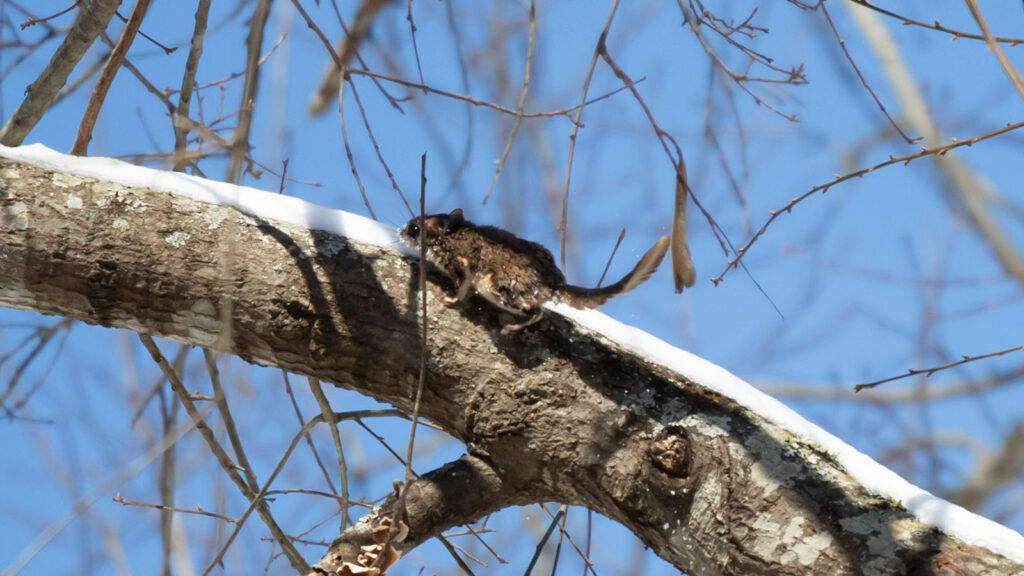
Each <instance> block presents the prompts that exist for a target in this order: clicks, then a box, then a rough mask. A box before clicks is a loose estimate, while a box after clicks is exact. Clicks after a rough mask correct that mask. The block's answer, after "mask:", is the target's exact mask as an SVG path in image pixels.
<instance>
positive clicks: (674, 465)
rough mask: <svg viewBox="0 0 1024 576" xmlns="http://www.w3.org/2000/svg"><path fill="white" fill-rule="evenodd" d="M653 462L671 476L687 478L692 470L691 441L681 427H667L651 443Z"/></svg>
mask: <svg viewBox="0 0 1024 576" xmlns="http://www.w3.org/2000/svg"><path fill="white" fill-rule="evenodd" d="M650 457H651V461H652V462H654V465H655V466H656V467H657V468H658V469H659V470H661V471H662V472H665V473H666V474H669V475H671V476H675V477H677V478H685V477H686V475H687V474H688V473H689V468H690V440H689V439H688V438H687V437H686V432H685V431H684V430H683V429H682V428H681V427H679V426H666V427H664V428H662V429H661V431H659V432H658V435H657V436H656V437H655V438H654V440H653V441H652V442H651V449H650Z"/></svg>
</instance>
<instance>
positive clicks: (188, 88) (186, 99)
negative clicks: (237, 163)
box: [174, 0, 210, 171]
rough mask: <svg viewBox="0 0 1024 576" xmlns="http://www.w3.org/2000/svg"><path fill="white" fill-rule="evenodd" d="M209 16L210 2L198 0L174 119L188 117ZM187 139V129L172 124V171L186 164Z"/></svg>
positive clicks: (181, 168) (175, 123)
mask: <svg viewBox="0 0 1024 576" xmlns="http://www.w3.org/2000/svg"><path fill="white" fill-rule="evenodd" d="M209 16H210V0H199V5H198V6H197V7H196V16H195V21H196V23H195V26H194V27H193V29H192V40H191V42H190V46H189V51H188V58H187V59H186V60H185V72H184V74H182V77H181V89H180V90H179V91H178V105H177V106H176V107H175V110H174V115H175V117H179V118H180V117H185V118H187V117H188V115H189V107H190V106H191V103H192V90H193V89H194V88H195V85H196V70H198V69H199V58H200V57H201V56H202V55H203V40H204V39H205V38H206V24H207V19H208V18H209ZM187 138H188V128H186V127H185V126H181V125H179V124H178V123H177V122H174V170H175V171H182V170H184V169H185V166H186V165H187V164H188V162H187V160H186V158H185V143H186V139H187Z"/></svg>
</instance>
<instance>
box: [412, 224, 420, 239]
mask: <svg viewBox="0 0 1024 576" xmlns="http://www.w3.org/2000/svg"><path fill="white" fill-rule="evenodd" d="M419 235H420V227H419V225H418V224H409V236H412V237H413V238H415V237H417V236H419Z"/></svg>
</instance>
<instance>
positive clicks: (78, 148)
mask: <svg viewBox="0 0 1024 576" xmlns="http://www.w3.org/2000/svg"><path fill="white" fill-rule="evenodd" d="M147 10H149V0H137V1H136V3H135V8H133V9H132V14H131V17H129V18H128V23H127V24H126V25H125V27H124V29H123V30H121V37H120V38H119V39H118V40H117V46H115V47H114V50H113V51H112V52H111V53H110V58H108V59H107V63H106V64H105V65H104V66H103V71H102V72H100V77H99V79H98V80H97V81H96V86H94V87H93V90H92V96H90V98H89V103H88V105H86V107H85V113H84V114H83V115H82V122H81V123H80V124H79V125H78V134H77V135H75V143H74V144H73V145H72V146H71V153H72V154H74V155H76V156H85V154H86V152H87V151H88V148H89V140H92V129H93V126H95V125H96V118H97V117H99V114H100V108H101V107H102V106H103V101H104V100H106V98H107V91H108V90H110V85H111V84H112V83H113V82H114V76H116V75H117V70H118V69H119V68H120V67H121V63H122V62H124V58H125V55H126V54H128V48H130V47H131V45H132V42H133V41H134V40H135V34H136V33H137V32H138V31H139V26H142V19H143V18H144V17H145V16H146V11H147Z"/></svg>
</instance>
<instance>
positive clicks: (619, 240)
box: [597, 228, 626, 288]
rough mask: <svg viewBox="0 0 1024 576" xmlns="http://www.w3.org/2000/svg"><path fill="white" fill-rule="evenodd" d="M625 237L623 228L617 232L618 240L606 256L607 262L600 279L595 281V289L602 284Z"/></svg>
mask: <svg viewBox="0 0 1024 576" xmlns="http://www.w3.org/2000/svg"><path fill="white" fill-rule="evenodd" d="M625 237H626V229H625V228H623V229H622V230H620V231H619V238H618V239H617V240H616V241H615V246H613V247H612V253H611V254H609V255H608V262H606V263H605V265H604V270H603V271H602V272H601V277H600V278H598V279H597V287H598V288H600V287H601V284H602V283H603V282H604V277H605V276H607V275H608V268H610V267H611V265H612V260H614V259H615V253H616V252H618V251H619V245H620V244H622V239H623V238H625Z"/></svg>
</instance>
